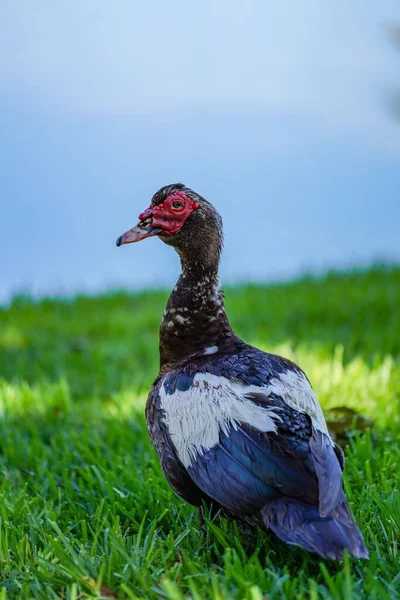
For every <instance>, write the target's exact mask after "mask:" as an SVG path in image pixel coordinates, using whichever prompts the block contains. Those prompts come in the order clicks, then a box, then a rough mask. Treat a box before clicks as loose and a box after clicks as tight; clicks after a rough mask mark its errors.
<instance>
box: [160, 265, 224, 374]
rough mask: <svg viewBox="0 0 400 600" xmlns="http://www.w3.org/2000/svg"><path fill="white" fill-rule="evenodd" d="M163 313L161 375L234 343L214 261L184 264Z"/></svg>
mask: <svg viewBox="0 0 400 600" xmlns="http://www.w3.org/2000/svg"><path fill="white" fill-rule="evenodd" d="M181 264H182V272H181V275H180V277H179V279H178V282H177V284H176V286H175V287H174V289H173V291H172V293H171V295H170V297H169V300H168V303H167V307H166V309H165V311H164V316H163V320H162V323H161V328H160V363H161V371H164V370H168V369H170V368H171V367H173V366H176V365H179V364H182V363H185V362H187V361H188V360H190V359H193V358H195V357H200V356H207V355H212V354H216V353H218V352H221V351H223V350H225V349H226V348H227V347H228V346H230V345H231V344H233V343H234V340H235V335H234V333H233V331H232V328H231V326H230V324H229V321H228V317H227V315H226V312H225V307H224V301H223V292H222V290H221V287H220V283H219V278H218V265H219V256H218V257H217V260H215V261H204V257H202V259H201V260H200V259H199V260H193V259H191V260H186V259H185V257H184V256H181Z"/></svg>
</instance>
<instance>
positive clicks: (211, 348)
mask: <svg viewBox="0 0 400 600" xmlns="http://www.w3.org/2000/svg"><path fill="white" fill-rule="evenodd" d="M216 352H218V346H208V348H206V349H205V350H204V352H203V354H206V355H207V354H215V353H216Z"/></svg>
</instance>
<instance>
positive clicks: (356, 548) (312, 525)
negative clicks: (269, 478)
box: [261, 497, 368, 560]
mask: <svg viewBox="0 0 400 600" xmlns="http://www.w3.org/2000/svg"><path fill="white" fill-rule="evenodd" d="M261 518H262V524H263V525H264V526H265V527H266V528H268V529H271V530H272V531H273V532H274V533H275V535H277V536H278V538H280V539H281V540H282V541H284V542H287V543H288V544H295V545H297V546H301V547H302V548H304V549H305V550H308V551H309V552H316V553H317V554H319V555H320V556H323V557H324V558H331V559H334V560H340V559H342V558H343V552H344V550H346V549H347V550H348V552H349V553H350V554H351V555H352V556H354V557H355V558H368V550H367V549H366V547H365V544H364V540H363V537H362V534H361V532H360V530H359V528H358V527H357V525H356V523H355V522H354V519H353V516H352V514H351V512H350V508H349V505H348V504H347V501H346V500H344V499H343V501H342V502H341V503H340V504H339V505H338V506H337V507H336V508H335V510H333V511H332V512H331V513H330V514H329V515H328V516H326V517H321V516H320V515H319V513H318V508H317V507H316V506H307V505H306V504H303V503H301V502H298V501H296V500H294V499H292V498H287V497H283V498H280V499H279V500H275V501H274V502H271V503H269V504H268V505H267V506H265V507H264V508H263V509H262V511H261Z"/></svg>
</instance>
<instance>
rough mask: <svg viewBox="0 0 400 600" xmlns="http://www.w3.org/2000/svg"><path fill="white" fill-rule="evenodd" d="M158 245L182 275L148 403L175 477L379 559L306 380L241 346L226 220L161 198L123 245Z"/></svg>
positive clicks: (180, 487)
mask: <svg viewBox="0 0 400 600" xmlns="http://www.w3.org/2000/svg"><path fill="white" fill-rule="evenodd" d="M152 236H158V237H159V238H160V239H161V240H162V241H163V242H165V243H166V244H168V245H171V246H173V247H174V248H175V250H176V251H177V253H178V254H179V257H180V260H181V266H182V272H181V275H180V277H179V280H178V282H177V284H176V286H175V287H174V289H173V292H172V293H171V296H170V298H169V300H168V304H167V307H166V310H165V312H164V316H163V320H162V324H161V328H160V372H159V375H158V377H157V379H156V380H155V382H154V384H153V387H152V389H151V391H150V394H149V397H148V401H147V405H146V419H147V426H148V430H149V434H150V437H151V440H152V443H153V445H154V447H155V450H156V452H157V454H158V457H159V459H160V462H161V466H162V469H163V471H164V474H165V476H166V478H167V480H168V482H169V484H170V485H171V486H172V488H173V489H174V490H175V492H177V493H178V494H179V495H180V496H181V497H182V498H183V499H185V500H186V501H187V502H189V503H191V504H193V505H194V506H198V507H201V506H202V503H203V502H204V503H205V504H206V505H209V506H212V507H214V508H215V507H216V508H217V509H221V510H222V513H223V514H225V515H226V516H228V517H229V518H234V519H238V520H240V521H242V522H246V523H249V524H251V525H254V526H258V527H260V528H262V529H264V530H272V531H273V532H274V533H275V534H276V535H277V536H278V538H280V539H281V540H283V541H284V542H288V543H289V544H296V545H298V546H301V547H302V548H305V549H306V550H309V551H311V552H316V553H318V554H319V555H321V556H323V557H326V558H331V559H341V558H342V556H343V551H344V550H345V549H347V550H348V551H349V553H350V554H352V555H353V556H355V557H357V558H368V552H367V549H366V547H365V545H364V541H363V538H362V535H361V532H360V530H359V529H358V527H357V525H356V524H355V522H354V519H353V517H352V514H351V512H350V509H349V506H348V503H347V501H346V498H345V494H344V490H343V481H342V471H343V468H344V456H343V452H342V450H341V449H340V448H339V447H338V446H337V445H335V444H334V442H333V441H332V439H331V437H330V435H329V432H328V429H327V426H326V422H325V418H324V415H323V412H322V409H321V407H320V405H319V403H318V400H317V398H316V396H315V394H314V392H313V390H312V387H311V385H310V383H309V381H308V379H307V377H306V375H305V374H304V373H303V371H302V370H301V369H300V368H299V367H298V366H297V365H296V364H294V363H293V362H291V361H290V360H288V359H286V358H283V357H280V356H276V355H274V354H269V353H266V352H263V351H261V350H259V349H257V348H255V347H253V346H250V345H249V344H246V343H245V342H244V341H242V340H241V339H240V338H239V337H238V336H237V335H236V334H235V333H234V331H233V330H232V327H231V326H230V324H229V320H228V317H227V315H226V312H225V308H224V302H223V293H222V290H221V288H220V284H219V279H218V267H219V260H220V254H221V249H222V221H221V217H220V216H219V214H218V212H217V211H216V209H215V208H214V206H213V205H212V204H211V203H210V202H208V201H207V200H206V199H205V198H203V197H202V196H200V195H199V194H197V193H195V192H194V191H193V190H191V189H189V188H188V187H186V186H184V185H183V184H180V183H178V184H173V185H168V186H165V187H163V188H161V189H160V190H159V191H158V192H156V194H155V195H154V196H153V198H152V201H151V204H150V206H149V207H148V208H147V209H146V210H145V211H144V212H143V213H141V214H140V215H139V223H138V225H137V226H136V227H134V228H132V229H130V230H129V231H127V232H126V233H124V234H123V235H121V236H120V237H119V238H118V240H117V246H121V245H122V244H129V243H132V242H139V241H140V240H144V239H145V238H148V237H152Z"/></svg>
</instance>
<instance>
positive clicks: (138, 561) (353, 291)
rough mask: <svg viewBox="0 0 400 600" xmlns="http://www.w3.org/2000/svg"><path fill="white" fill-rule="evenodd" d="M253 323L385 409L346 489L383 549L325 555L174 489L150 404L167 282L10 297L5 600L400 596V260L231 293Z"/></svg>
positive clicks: (261, 337) (333, 400) (2, 383)
mask: <svg viewBox="0 0 400 600" xmlns="http://www.w3.org/2000/svg"><path fill="white" fill-rule="evenodd" d="M226 296H227V298H226V303H227V308H228V311H229V314H230V317H231V320H232V323H233V325H234V327H235V328H236V330H237V332H238V333H239V334H240V335H241V336H242V337H243V338H245V339H246V340H247V341H249V342H252V343H254V344H257V345H258V346H260V347H262V348H264V349H268V350H271V351H274V352H279V353H282V354H284V355H286V356H288V357H290V358H292V359H294V360H296V361H297V362H298V363H300V365H301V366H302V367H303V368H304V369H305V371H306V372H307V374H308V375H309V377H310V379H311V381H312V382H313V385H314V388H315V389H316V391H317V394H318V396H319V398H320V400H321V403H322V405H323V406H324V407H325V408H328V407H332V406H337V405H346V406H349V407H352V408H354V409H356V410H357V411H359V412H361V413H362V414H363V415H365V416H367V417H370V418H372V419H373V420H374V426H373V428H372V430H371V431H367V432H366V433H364V435H359V434H355V435H354V436H352V437H351V438H350V446H349V447H348V448H347V451H346V454H347V464H346V473H345V485H346V490H347V494H348V498H349V501H350V503H351V506H352V510H353V511H354V514H355V517H356V519H357V521H358V523H359V524H360V526H361V529H362V531H363V533H364V536H365V541H366V544H367V546H368V548H369V551H370V555H371V558H370V560H369V561H368V562H367V561H354V560H349V559H346V560H345V561H344V562H343V563H342V564H340V563H333V562H329V561H322V560H319V559H318V557H316V556H315V555H311V554H309V553H307V552H304V551H302V550H300V549H298V548H294V547H293V548H291V547H288V546H286V545H284V544H281V543H280V542H279V541H277V540H276V539H275V538H273V537H268V536H264V535H263V534H261V533H257V532H252V531H243V530H240V528H239V527H238V526H237V525H236V524H234V523H230V522H227V521H225V520H224V519H222V518H220V517H216V518H215V520H214V521H213V522H210V523H209V527H208V532H207V534H205V535H203V534H202V533H201V531H200V530H199V526H198V522H197V515H196V512H195V510H194V509H193V508H192V507H190V506H188V505H186V504H184V503H183V501H182V500H180V499H179V498H178V497H176V496H175V495H174V493H173V492H172V491H171V490H170V488H169V487H168V485H167V483H166V481H165V480H164V477H163V475H162V473H161V471H160V467H159V465H158V462H157V459H156V456H155V453H154V451H153V449H152V447H151V445H150V442H149V439H148V436H147V432H146V428H145V421H144V416H143V408H144V402H145V398H146V395H147V392H148V390H149V388H150V385H151V382H152V379H153V378H154V377H155V375H156V374H157V366H158V353H157V348H158V325H159V321H160V318H161V314H162V311H163V308H164V304H165V301H166V297H167V293H166V292H146V293H142V294H137V295H132V294H125V293H116V294H112V295H105V296H102V297H98V298H83V297H82V298H76V299H74V300H73V301H63V300H43V301H41V302H38V303H36V302H34V301H32V300H30V299H29V298H24V297H19V298H15V300H14V301H13V303H12V304H11V306H10V307H8V308H4V309H0V376H1V378H0V410H1V413H2V416H1V418H0V472H1V475H2V476H1V480H0V565H1V568H0V578H1V587H0V600H4V599H5V598H44V599H51V598H63V599H64V600H66V599H71V600H72V599H77V598H97V597H107V594H108V595H111V594H112V595H113V596H114V597H118V598H146V599H152V598H170V599H175V600H182V599H184V598H193V599H194V600H203V599H204V600H207V599H213V600H222V599H229V600H230V599H233V600H235V599H237V600H263V599H265V598H268V599H269V600H272V599H280V600H284V599H293V600H294V599H298V598H300V599H302V598H303V599H305V598H309V599H310V600H317V599H323V598H335V599H343V600H344V599H346V600H348V599H350V598H357V599H359V598H361V599H362V598H365V599H368V600H369V599H376V600H386V599H387V600H389V599H391V600H392V599H393V598H398V597H400V574H399V571H400V549H399V539H400V495H399V479H400V436H399V412H400V411H399V409H400V369H399V363H400V269H395V268H393V269H384V268H382V269H379V268H377V269H373V270H370V271H367V272H361V273H354V274H348V275H334V274H333V275H329V276H327V277H326V278H323V279H317V280H315V279H312V278H305V279H302V280H299V281H296V282H293V283H288V284H284V285H281V284H280V285H273V286H249V287H238V288H232V289H228V290H227V291H226Z"/></svg>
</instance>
